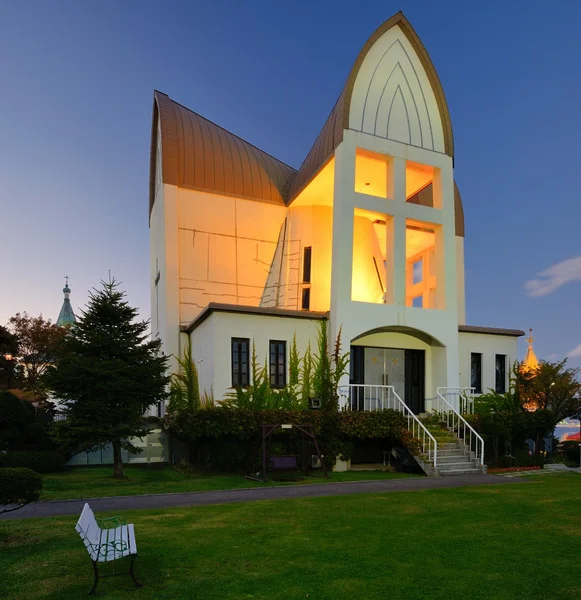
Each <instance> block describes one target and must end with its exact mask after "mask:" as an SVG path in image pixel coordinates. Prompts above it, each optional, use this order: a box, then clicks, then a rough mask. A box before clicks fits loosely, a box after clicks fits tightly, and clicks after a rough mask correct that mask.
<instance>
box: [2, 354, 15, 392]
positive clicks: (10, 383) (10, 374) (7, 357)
mask: <svg viewBox="0 0 581 600" xmlns="http://www.w3.org/2000/svg"><path fill="white" fill-rule="evenodd" d="M4 360H5V361H6V362H7V363H8V365H9V366H8V389H10V388H11V387H12V369H13V365H12V361H13V360H14V356H12V354H10V353H6V354H5V355H4Z"/></svg>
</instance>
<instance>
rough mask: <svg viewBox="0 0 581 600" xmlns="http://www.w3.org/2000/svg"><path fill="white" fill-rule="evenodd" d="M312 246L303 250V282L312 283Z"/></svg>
mask: <svg viewBox="0 0 581 600" xmlns="http://www.w3.org/2000/svg"><path fill="white" fill-rule="evenodd" d="M311 251H312V248H311V246H307V247H306V248H305V249H304V250H303V283H311V254H312V252H311Z"/></svg>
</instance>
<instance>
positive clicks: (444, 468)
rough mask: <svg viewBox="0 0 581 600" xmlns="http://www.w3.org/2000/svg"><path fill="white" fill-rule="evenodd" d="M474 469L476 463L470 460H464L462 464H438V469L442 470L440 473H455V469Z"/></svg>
mask: <svg viewBox="0 0 581 600" xmlns="http://www.w3.org/2000/svg"><path fill="white" fill-rule="evenodd" d="M472 467H474V463H473V462H472V461H471V460H470V461H468V460H463V461H460V462H455V463H443V464H442V463H440V462H438V469H440V471H454V470H455V469H463V468H467V469H471V468H472Z"/></svg>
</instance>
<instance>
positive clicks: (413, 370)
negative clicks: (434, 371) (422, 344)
mask: <svg viewBox="0 0 581 600" xmlns="http://www.w3.org/2000/svg"><path fill="white" fill-rule="evenodd" d="M425 372H426V353H425V352H424V351H423V350H406V351H405V403H406V404H407V405H408V406H409V407H410V409H411V410H412V412H413V413H414V414H416V415H417V414H419V413H421V412H424V405H425Z"/></svg>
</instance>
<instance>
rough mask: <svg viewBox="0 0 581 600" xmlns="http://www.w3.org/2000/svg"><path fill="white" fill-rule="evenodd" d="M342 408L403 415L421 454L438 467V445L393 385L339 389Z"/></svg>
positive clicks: (354, 386)
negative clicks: (396, 412) (418, 444)
mask: <svg viewBox="0 0 581 600" xmlns="http://www.w3.org/2000/svg"><path fill="white" fill-rule="evenodd" d="M339 399H340V406H341V407H342V409H343V410H364V411H375V410H385V409H388V408H390V409H392V410H396V411H398V412H400V413H402V414H403V416H404V417H405V419H406V423H407V428H408V430H409V431H410V432H411V434H412V435H413V436H414V437H415V438H416V439H417V440H418V441H419V443H420V452H421V453H422V454H424V455H426V456H427V457H428V460H430V461H431V462H432V464H433V465H434V467H437V466H438V443H437V442H436V439H435V438H434V436H433V435H432V434H431V433H430V432H429V431H428V430H427V428H426V426H425V425H424V424H423V423H422V422H421V421H420V420H419V419H418V417H417V416H416V415H415V414H414V413H413V412H412V410H411V409H410V407H409V406H408V405H407V404H406V403H405V402H404V401H403V400H402V399H401V398H400V396H399V395H398V393H397V392H396V391H395V388H394V387H393V386H392V385H367V384H358V383H351V384H349V385H345V386H341V387H340V388H339Z"/></svg>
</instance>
